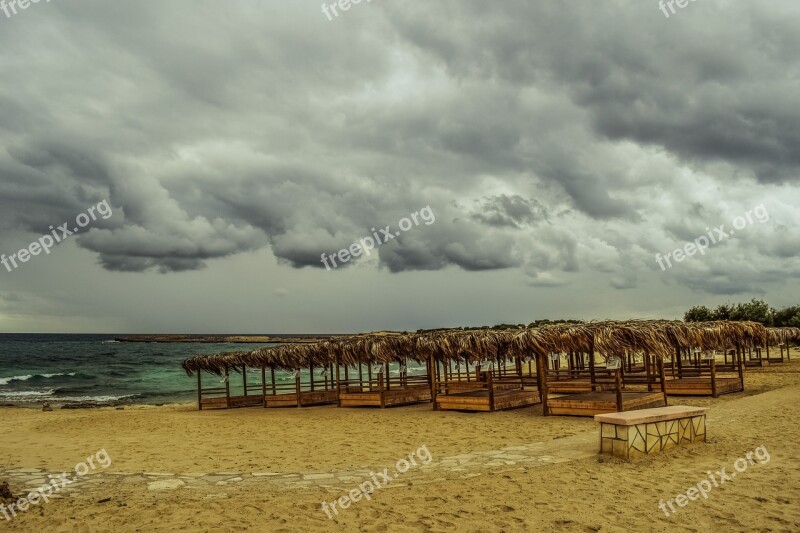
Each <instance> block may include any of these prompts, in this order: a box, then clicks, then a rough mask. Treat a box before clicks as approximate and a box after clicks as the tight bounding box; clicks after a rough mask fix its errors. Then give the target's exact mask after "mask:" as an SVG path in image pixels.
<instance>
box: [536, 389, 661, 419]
mask: <svg viewBox="0 0 800 533" xmlns="http://www.w3.org/2000/svg"><path fill="white" fill-rule="evenodd" d="M664 405H665V402H664V395H663V394H662V393H661V392H623V393H622V410H623V411H633V410H636V409H648V408H651V407H663V406H664ZM547 406H548V410H549V413H550V414H551V415H574V416H594V415H600V414H604V413H615V412H617V395H616V393H614V392H584V393H581V394H567V395H564V396H559V397H558V398H548V400H547Z"/></svg>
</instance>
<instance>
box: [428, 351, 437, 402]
mask: <svg viewBox="0 0 800 533" xmlns="http://www.w3.org/2000/svg"><path fill="white" fill-rule="evenodd" d="M435 364H436V360H435V359H434V357H433V352H431V354H430V355H429V356H428V362H427V363H426V364H425V366H427V369H426V370H427V372H428V381H429V382H430V384H431V401H432V402H433V410H434V411H438V410H439V407H438V406H437V405H436V388H437V387H436V372H435V370H434V365H435Z"/></svg>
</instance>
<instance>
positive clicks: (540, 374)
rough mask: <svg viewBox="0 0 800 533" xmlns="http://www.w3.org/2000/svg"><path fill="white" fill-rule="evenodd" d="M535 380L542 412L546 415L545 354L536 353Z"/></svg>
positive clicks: (547, 410) (547, 411) (547, 412)
mask: <svg viewBox="0 0 800 533" xmlns="http://www.w3.org/2000/svg"><path fill="white" fill-rule="evenodd" d="M535 357H536V381H537V383H538V386H539V399H540V400H541V402H542V414H543V415H544V416H548V414H549V409H548V407H547V355H542V354H536V355H535Z"/></svg>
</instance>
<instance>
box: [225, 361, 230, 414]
mask: <svg viewBox="0 0 800 533" xmlns="http://www.w3.org/2000/svg"><path fill="white" fill-rule="evenodd" d="M225 404H226V405H227V406H228V409H230V408H231V380H230V372H228V367H227V366H226V367H225Z"/></svg>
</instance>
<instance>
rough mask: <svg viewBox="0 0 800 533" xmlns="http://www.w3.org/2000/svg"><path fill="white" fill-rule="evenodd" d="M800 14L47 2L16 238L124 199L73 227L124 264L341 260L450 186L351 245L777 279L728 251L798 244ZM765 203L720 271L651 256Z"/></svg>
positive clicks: (12, 194)
mask: <svg viewBox="0 0 800 533" xmlns="http://www.w3.org/2000/svg"><path fill="white" fill-rule="evenodd" d="M798 21H800V9H799V8H798V7H797V4H796V2H792V1H789V0H778V1H776V2H772V3H770V4H769V5H766V4H765V5H759V6H757V7H756V6H755V5H750V4H735V5H729V4H724V5H723V4H722V3H721V2H717V1H714V0H706V1H704V2H697V3H692V4H691V9H686V10H684V11H682V12H681V13H680V14H679V16H675V17H673V18H670V19H666V18H664V17H663V15H662V14H661V13H660V11H659V10H658V9H657V6H655V5H652V4H647V3H642V2H636V1H634V0H630V1H624V0H620V1H618V2H613V3H592V4H588V3H580V4H578V3H553V2H530V1H526V0H508V1H506V2H504V3H503V6H502V8H497V7H494V6H492V5H490V4H488V3H487V2H485V1H483V0H481V1H478V0H442V1H441V2H435V3H431V2H421V1H418V2H404V3H402V5H401V4H398V3H388V2H384V3H375V2H373V3H372V4H370V5H369V6H367V5H364V6H363V7H362V9H360V10H358V11H356V10H353V11H351V12H349V13H347V16H346V17H340V18H339V19H336V20H335V21H333V22H328V21H327V20H326V19H325V17H324V16H323V15H322V14H320V13H319V12H318V10H317V9H316V7H313V6H309V5H304V4H303V3H291V4H286V3H277V2H255V1H243V2H241V3H237V4H236V5H235V6H227V5H226V6H224V7H222V6H221V5H220V4H218V3H214V2H207V1H198V2H192V3H191V4H189V3H187V2H180V1H177V2H171V3H169V5H163V6H162V5H158V6H156V5H147V4H143V5H139V4H137V5H136V6H132V5H127V4H124V3H102V4H96V3H89V2H83V1H80V0H75V1H72V2H69V3H51V4H48V5H46V6H45V5H39V6H38V8H37V10H36V12H35V13H34V12H33V11H31V12H30V13H26V14H25V16H24V17H18V18H15V19H14V20H9V21H5V22H6V23H5V24H3V33H2V34H0V50H2V52H0V68H2V70H3V73H4V79H6V80H8V81H7V82H6V83H4V84H2V86H0V132H1V133H2V135H1V136H0V138H1V139H2V141H0V231H2V232H3V235H2V237H0V239H2V242H0V244H5V242H9V241H10V237H9V236H10V235H12V233H13V234H14V236H16V235H17V233H16V232H19V231H21V232H26V233H29V234H30V238H34V237H35V236H36V234H41V233H44V232H45V231H46V230H47V228H48V226H49V225H51V224H60V223H61V222H63V221H65V220H70V219H74V217H75V216H76V215H77V214H78V213H80V212H83V211H84V210H85V209H86V208H88V207H89V206H91V205H93V204H96V203H97V202H99V201H101V200H103V199H108V201H109V204H110V205H111V206H113V208H114V216H113V217H111V218H110V219H108V220H102V221H97V223H96V224H93V225H92V227H91V228H89V229H88V230H87V231H86V232H83V233H82V234H80V235H78V236H77V237H76V238H75V242H76V243H77V244H78V245H79V246H80V247H81V249H82V251H83V252H84V253H86V252H87V251H88V252H91V254H92V255H93V257H92V258H93V259H94V260H96V261H97V262H99V264H100V265H102V266H103V268H105V269H106V270H109V271H114V272H116V271H121V272H144V271H149V270H151V271H155V272H162V273H166V272H173V273H177V272H184V271H192V270H201V269H204V268H206V267H207V266H208V264H209V261H210V260H216V259H225V258H229V259H230V258H234V257H237V256H241V255H244V254H246V253H248V252H253V251H258V250H264V249H268V250H269V251H270V252H271V253H272V254H273V255H274V256H275V258H276V259H277V261H278V263H279V264H280V265H288V266H290V267H292V268H294V269H303V268H305V267H312V268H314V269H317V270H319V269H322V270H324V266H323V264H322V263H321V261H320V256H321V254H323V253H326V254H331V253H335V252H337V251H338V250H339V249H342V248H347V247H349V246H350V245H351V244H352V243H354V242H357V241H358V240H359V239H361V238H362V237H364V236H368V235H371V233H372V231H373V230H372V228H383V227H385V226H386V225H392V226H393V227H394V226H396V224H397V222H398V220H400V219H401V218H403V217H405V216H408V215H409V214H410V213H413V212H415V211H419V210H420V209H422V208H423V207H425V206H431V208H432V209H433V211H434V212H435V213H436V222H435V223H433V224H430V225H420V226H418V227H415V228H413V229H411V230H409V231H408V232H404V233H403V234H402V235H401V236H399V237H398V238H396V239H394V240H392V241H390V242H388V243H386V244H385V245H383V246H381V247H379V248H376V249H375V251H374V253H373V254H372V256H370V257H362V258H358V259H357V260H354V261H352V262H351V263H349V264H348V265H347V266H348V267H350V266H354V265H364V266H365V267H367V268H377V270H379V271H387V272H389V273H397V272H404V271H436V270H445V269H448V268H452V269H454V270H461V271H465V272H470V273H472V272H481V271H492V270H505V269H512V272H513V274H512V275H513V276H514V279H516V280H517V281H518V282H520V283H523V282H524V283H528V284H530V285H533V286H535V287H565V286H567V285H569V283H570V279H572V278H573V277H576V276H579V275H594V276H597V285H598V286H600V285H602V286H603V287H609V286H610V287H611V288H612V289H616V290H622V289H630V288H634V287H640V286H642V285H643V284H648V283H649V284H656V285H659V286H660V285H661V284H667V285H669V284H671V283H679V284H681V285H682V286H685V287H689V288H691V289H692V290H696V291H706V292H712V293H719V294H733V293H734V292H733V291H737V290H738V291H742V292H753V291H757V290H761V284H762V283H775V282H776V280H777V277H774V276H770V275H765V276H761V277H759V274H758V272H755V271H748V270H747V269H745V268H743V267H740V265H738V262H737V261H738V259H737V256H736V254H743V255H745V256H747V255H748V254H753V253H754V252H757V253H758V254H759V258H758V261H757V263H758V264H759V265H760V267H761V272H780V271H782V269H785V268H789V267H787V261H790V260H791V258H792V254H793V250H795V249H796V246H795V245H796V239H794V238H793V237H792V236H791V230H790V229H788V228H791V227H793V224H795V223H796V222H797V216H796V213H794V212H793V211H792V210H791V209H789V208H787V207H786V206H787V205H788V206H791V205H793V204H794V205H796V200H797V199H798V196H800V195H798V189H797V186H796V179H797V176H798V171H800V155H798V151H797V150H796V147H797V146H798V144H799V143H798V141H800V120H798V119H800V115H798V113H800V111H798V109H800V106H798V104H800V101H799V100H798V98H800V96H798V94H800V93H798V91H797V87H796V79H795V78H796V77H795V73H796V71H797V68H798V63H797V62H798V59H797V54H796V53H795V52H796V50H797V47H798V44H800V37H798V34H797V32H796V31H795V29H796V26H797V22H798ZM55 43H58V44H55ZM11 80H13V82H12V81H11ZM777 184H782V185H781V187H778V185H777ZM758 196H761V198H758V201H765V200H766V201H770V200H771V201H773V205H772V207H775V208H776V209H778V210H779V212H778V213H777V214H776V216H777V217H778V218H779V219H780V222H781V224H780V225H777V224H776V225H773V226H770V227H769V228H767V227H766V226H765V227H764V230H763V231H761V230H759V231H758V232H754V233H753V236H752V237H745V238H743V239H742V240H741V241H740V243H739V244H738V245H737V246H735V247H729V248H725V247H720V248H718V249H715V250H713V253H714V254H717V255H716V258H715V259H710V258H711V255H712V254H711V251H710V252H709V255H708V257H705V258H703V259H702V261H706V262H707V263H708V264H713V265H714V268H715V269H716V270H715V271H714V273H713V275H710V274H709V272H708V271H703V270H702V269H701V268H699V267H694V266H688V267H687V266H686V265H683V264H682V265H679V266H680V267H686V268H683V270H682V272H680V273H679V274H665V275H663V276H661V277H660V278H659V277H655V278H653V277H651V276H658V275H660V274H661V273H660V272H658V267H657V265H655V262H654V261H653V254H654V253H665V252H667V251H670V250H673V249H675V247H677V246H682V243H684V242H687V241H690V240H693V239H694V238H696V237H697V236H698V235H700V234H702V233H703V232H704V231H705V230H704V228H705V227H707V226H714V225H718V224H721V223H723V222H726V221H729V220H730V215H731V213H734V214H736V213H741V212H742V211H743V210H744V209H747V208H750V207H752V206H753V205H754V202H755V201H756V197H758ZM778 204H781V205H778ZM780 228H783V229H780ZM15 238H16V237H15ZM26 238H27V237H26ZM17 240H18V239H17ZM17 240H15V241H14V243H15V246H16V245H17ZM702 261H700V262H699V263H700V264H702ZM343 270H345V269H343ZM325 274H326V275H327V274H329V273H327V272H326V273H325ZM332 275H337V274H332ZM287 285H288V284H287ZM287 290H288V289H287ZM726 291H727V292H726ZM293 292H294V291H292V293H293Z"/></svg>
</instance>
